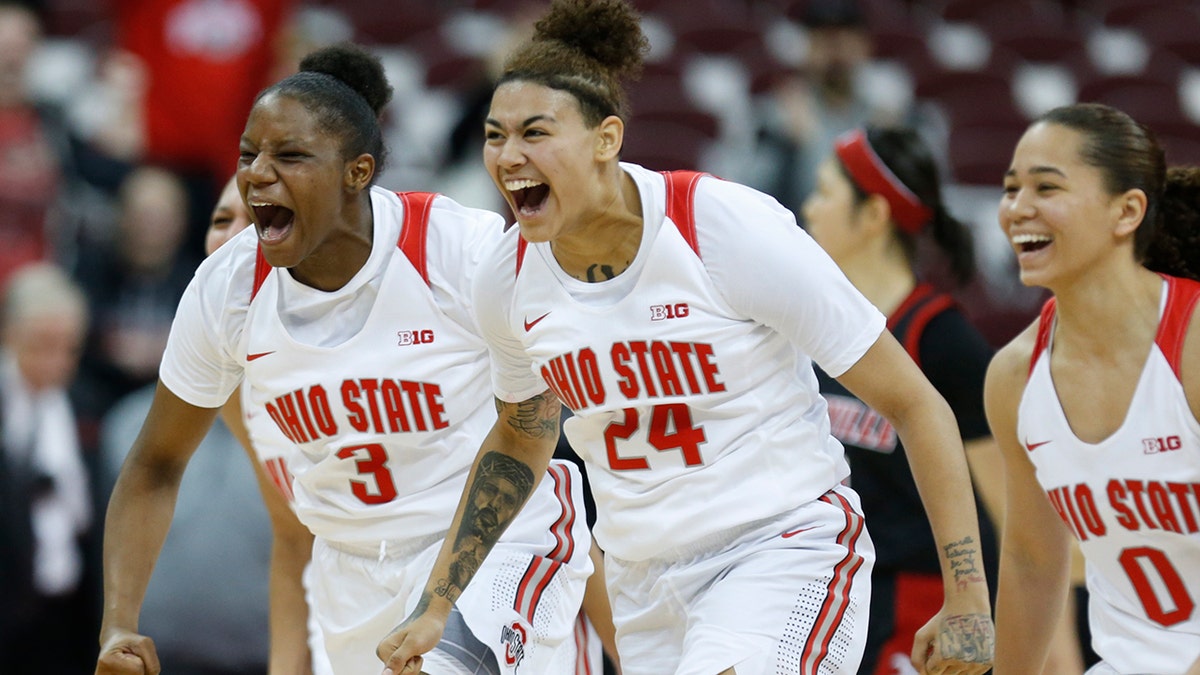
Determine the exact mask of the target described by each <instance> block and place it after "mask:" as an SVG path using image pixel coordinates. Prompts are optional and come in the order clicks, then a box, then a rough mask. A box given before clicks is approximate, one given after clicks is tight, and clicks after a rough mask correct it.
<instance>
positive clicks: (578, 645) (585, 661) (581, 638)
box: [575, 612, 592, 675]
mask: <svg viewBox="0 0 1200 675" xmlns="http://www.w3.org/2000/svg"><path fill="white" fill-rule="evenodd" d="M590 651H591V650H590V649H588V627H587V619H585V618H584V616H583V612H580V613H579V616H577V617H575V675H592V662H591V660H590V659H589V658H588V652H590Z"/></svg>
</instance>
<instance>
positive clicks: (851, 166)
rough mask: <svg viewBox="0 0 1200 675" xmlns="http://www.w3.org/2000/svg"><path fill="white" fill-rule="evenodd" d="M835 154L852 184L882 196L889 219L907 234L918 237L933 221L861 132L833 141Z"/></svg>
mask: <svg viewBox="0 0 1200 675" xmlns="http://www.w3.org/2000/svg"><path fill="white" fill-rule="evenodd" d="M834 152H836V153H837V156H838V159H840V160H841V161H842V166H844V167H846V171H847V172H848V173H849V174H850V177H851V178H853V179H854V182H855V183H858V186H859V187H860V188H862V189H863V191H864V192H866V193H867V194H873V195H874V194H877V195H882V196H883V198H884V199H885V200H887V203H888V206H890V207H891V208H892V220H894V221H896V224H897V225H899V226H900V229H901V230H903V231H904V232H907V233H908V234H914V235H915V234H918V233H920V231H921V229H922V228H924V227H925V223H928V222H929V221H930V220H932V219H933V209H931V208H929V207H928V206H925V205H924V204H922V203H921V200H920V199H918V198H917V196H916V195H914V194H913V193H912V190H909V189H908V188H907V187H906V186H905V185H904V183H902V182H900V179H899V178H896V174H894V173H892V171H891V169H889V168H887V165H886V164H884V163H883V160H881V159H879V155H876V154H875V150H873V149H872V148H871V144H870V143H868V142H867V135H866V134H865V133H863V131H862V129H852V130H850V131H847V132H846V133H844V134H842V135H841V136H838V138H837V140H835V141H834Z"/></svg>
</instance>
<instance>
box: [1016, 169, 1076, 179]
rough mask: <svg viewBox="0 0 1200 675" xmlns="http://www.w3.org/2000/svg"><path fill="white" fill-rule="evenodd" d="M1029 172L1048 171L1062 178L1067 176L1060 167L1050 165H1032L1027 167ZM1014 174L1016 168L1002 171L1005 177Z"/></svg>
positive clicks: (1041, 172)
mask: <svg viewBox="0 0 1200 675" xmlns="http://www.w3.org/2000/svg"><path fill="white" fill-rule="evenodd" d="M1029 173H1031V174H1035V175H1036V174H1043V173H1050V174H1054V175H1056V176H1061V177H1063V178H1066V177H1067V174H1065V173H1063V172H1062V171H1061V170H1060V169H1057V168H1055V167H1052V166H1034V167H1030V169H1029ZM1015 175H1017V171H1016V169H1009V170H1008V171H1005V172H1004V177H1005V178H1008V177H1009V176H1015Z"/></svg>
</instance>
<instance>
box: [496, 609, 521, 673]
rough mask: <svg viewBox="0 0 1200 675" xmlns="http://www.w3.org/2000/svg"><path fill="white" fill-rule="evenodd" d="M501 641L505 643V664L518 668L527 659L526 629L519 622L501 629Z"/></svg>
mask: <svg viewBox="0 0 1200 675" xmlns="http://www.w3.org/2000/svg"><path fill="white" fill-rule="evenodd" d="M500 641H501V642H503V643H504V663H505V664H507V665H509V666H511V667H512V668H514V669H515V668H516V667H517V666H519V665H521V659H523V658H525V628H524V627H523V626H521V624H519V623H517V622H515V621H514V622H513V623H512V625H511V626H505V627H503V628H501V629H500Z"/></svg>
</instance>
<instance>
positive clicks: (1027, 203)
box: [1000, 188, 1037, 223]
mask: <svg viewBox="0 0 1200 675" xmlns="http://www.w3.org/2000/svg"><path fill="white" fill-rule="evenodd" d="M1036 212H1037V209H1036V208H1034V205H1033V198H1032V195H1031V194H1030V192H1029V190H1025V189H1023V188H1022V189H1018V190H1017V191H1016V192H1012V193H1008V194H1006V195H1005V197H1004V199H1003V200H1001V202H1000V218H1001V220H1008V221H1011V222H1014V223H1019V222H1022V221H1025V220H1029V219H1030V218H1032V217H1033V216H1034V214H1036Z"/></svg>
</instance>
